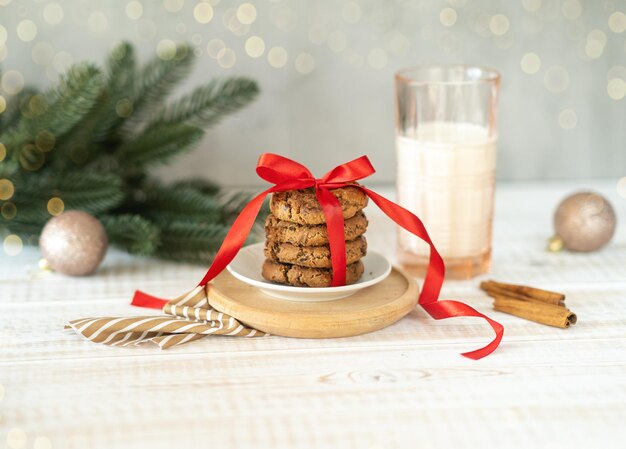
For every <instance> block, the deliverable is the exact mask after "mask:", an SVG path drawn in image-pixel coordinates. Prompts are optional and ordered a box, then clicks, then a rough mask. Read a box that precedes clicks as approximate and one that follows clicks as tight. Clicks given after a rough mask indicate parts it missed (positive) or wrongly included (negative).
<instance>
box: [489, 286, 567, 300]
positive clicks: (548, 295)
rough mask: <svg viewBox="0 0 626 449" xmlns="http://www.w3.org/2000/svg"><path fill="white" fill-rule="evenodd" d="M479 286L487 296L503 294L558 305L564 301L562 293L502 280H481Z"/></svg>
mask: <svg viewBox="0 0 626 449" xmlns="http://www.w3.org/2000/svg"><path fill="white" fill-rule="evenodd" d="M480 288H482V289H483V290H485V291H486V292H487V294H488V295H489V296H494V295H503V296H508V297H510V298H517V299H522V300H526V301H539V302H545V303H549V304H555V305H560V304H563V301H565V295H564V294H562V293H556V292H551V291H549V290H542V289H540V288H535V287H528V286H526V285H516V284H505V283H504V282H496V281H483V282H481V283H480Z"/></svg>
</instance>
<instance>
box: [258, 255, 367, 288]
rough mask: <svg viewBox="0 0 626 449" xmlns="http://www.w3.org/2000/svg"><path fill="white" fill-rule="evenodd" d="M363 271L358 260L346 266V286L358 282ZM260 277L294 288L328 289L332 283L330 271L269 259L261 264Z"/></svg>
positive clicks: (361, 263) (361, 264)
mask: <svg viewBox="0 0 626 449" xmlns="http://www.w3.org/2000/svg"><path fill="white" fill-rule="evenodd" d="M364 269H365V268H364V266H363V262H361V261H360V260H359V261H357V262H355V263H352V264H350V265H348V266H346V284H354V283H355V282H356V281H358V280H359V279H360V278H361V276H362V275H363V271H364ZM262 275H263V278H265V279H267V280H268V281H272V282H278V283H279V284H288V285H293V286H295V287H330V284H331V282H332V269H329V268H310V267H302V266H298V265H292V264H287V263H280V262H276V261H274V260H270V259H266V260H265V262H264V263H263V269H262Z"/></svg>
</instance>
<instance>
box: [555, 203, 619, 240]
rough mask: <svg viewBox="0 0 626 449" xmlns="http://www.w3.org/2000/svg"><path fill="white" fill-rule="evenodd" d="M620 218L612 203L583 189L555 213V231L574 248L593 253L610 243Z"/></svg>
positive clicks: (561, 205) (560, 205) (562, 204)
mask: <svg viewBox="0 0 626 449" xmlns="http://www.w3.org/2000/svg"><path fill="white" fill-rule="evenodd" d="M616 226H617V219H616V217H615V210H613V206H611V203H609V202H608V201H607V199H606V198H604V197H603V196H601V195H598V194H597V193H592V192H581V193H575V194H573V195H570V196H568V197H567V198H565V199H564V200H563V201H562V202H561V204H559V206H558V207H557V209H556V212H555V213H554V230H555V232H556V236H557V237H559V238H560V239H561V240H562V241H563V246H564V247H565V248H567V249H569V250H570V251H581V252H590V251H595V250H598V249H600V248H602V247H603V246H604V245H606V244H607V243H609V241H610V240H611V238H612V237H613V234H614V233H615V228H616Z"/></svg>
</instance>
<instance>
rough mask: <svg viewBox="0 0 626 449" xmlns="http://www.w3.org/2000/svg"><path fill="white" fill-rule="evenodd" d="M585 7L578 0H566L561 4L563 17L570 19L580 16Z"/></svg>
mask: <svg viewBox="0 0 626 449" xmlns="http://www.w3.org/2000/svg"><path fill="white" fill-rule="evenodd" d="M582 11H583V7H582V5H581V4H580V2H579V1H578V0H565V1H564V2H563V4H562V5H561V12H562V13H563V17H565V18H566V19H568V20H576V19H578V18H579V17H580V14H581V13H582Z"/></svg>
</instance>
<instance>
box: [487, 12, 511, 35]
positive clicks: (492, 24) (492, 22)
mask: <svg viewBox="0 0 626 449" xmlns="http://www.w3.org/2000/svg"><path fill="white" fill-rule="evenodd" d="M509 26H510V24H509V19H508V17H507V16H505V15H504V14H495V15H493V16H491V19H489V29H490V30H491V32H492V33H493V34H495V35H496V36H502V35H504V34H506V33H507V32H508V31H509Z"/></svg>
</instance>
